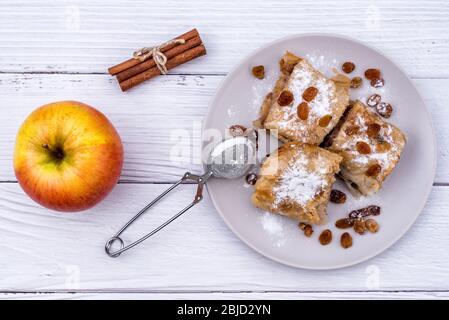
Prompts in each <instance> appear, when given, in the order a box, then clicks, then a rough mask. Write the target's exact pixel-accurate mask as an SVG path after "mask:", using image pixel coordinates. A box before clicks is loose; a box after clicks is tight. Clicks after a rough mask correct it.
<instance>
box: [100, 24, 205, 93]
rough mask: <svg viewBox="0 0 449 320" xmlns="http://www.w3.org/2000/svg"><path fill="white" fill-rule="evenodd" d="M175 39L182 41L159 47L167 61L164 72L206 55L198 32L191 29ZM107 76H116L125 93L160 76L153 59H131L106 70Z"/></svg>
mask: <svg viewBox="0 0 449 320" xmlns="http://www.w3.org/2000/svg"><path fill="white" fill-rule="evenodd" d="M175 39H183V40H181V41H179V42H177V43H170V42H168V43H167V45H163V46H161V47H160V49H159V51H160V52H162V53H163V54H164V55H165V57H166V58H167V61H166V63H165V68H166V70H170V69H173V68H174V67H176V66H178V65H180V64H183V63H185V62H187V61H190V60H192V59H195V58H197V57H200V56H203V55H205V54H206V48H205V47H204V44H203V42H202V40H201V37H200V34H199V33H198V30H196V29H193V30H190V31H189V32H187V33H184V34H182V35H180V36H178V37H176V38H174V39H173V40H175ZM172 42H173V41H172ZM108 71H109V74H111V75H113V76H116V78H117V80H118V82H119V84H120V88H121V89H122V91H127V90H129V89H131V88H132V87H134V86H136V85H138V84H140V83H142V82H144V81H146V80H149V79H151V78H154V77H155V76H158V75H160V74H162V72H161V70H160V68H159V67H158V66H157V62H156V61H155V59H154V57H152V56H151V57H149V58H148V59H146V60H144V61H141V59H137V58H131V59H129V60H126V61H124V62H122V63H120V64H118V65H115V66H113V67H111V68H109V69H108Z"/></svg>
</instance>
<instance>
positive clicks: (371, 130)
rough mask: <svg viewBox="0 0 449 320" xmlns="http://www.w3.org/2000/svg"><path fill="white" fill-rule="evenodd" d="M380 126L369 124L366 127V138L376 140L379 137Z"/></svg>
mask: <svg viewBox="0 0 449 320" xmlns="http://www.w3.org/2000/svg"><path fill="white" fill-rule="evenodd" d="M380 129H381V126H380V124H378V123H370V124H368V126H367V129H366V133H367V134H368V137H371V138H376V137H377V136H378V135H379V132H380Z"/></svg>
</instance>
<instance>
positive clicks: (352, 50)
mask: <svg viewBox="0 0 449 320" xmlns="http://www.w3.org/2000/svg"><path fill="white" fill-rule="evenodd" d="M286 50H289V51H292V52H293V53H295V54H297V55H299V56H302V57H305V58H307V59H308V60H309V61H310V62H311V63H312V64H314V65H315V66H316V67H317V68H319V69H320V70H321V71H322V72H324V73H325V74H332V72H331V70H332V68H333V67H335V68H337V69H339V68H340V66H341V64H342V63H343V62H344V61H352V62H354V63H355V65H356V69H355V71H354V72H353V73H352V74H351V75H353V76H356V75H358V76H361V77H363V72H364V70H366V69H367V68H369V67H376V68H380V69H381V71H382V73H383V75H384V78H385V87H384V88H382V89H380V90H374V89H373V88H371V87H370V86H369V84H368V83H365V84H364V86H363V87H362V88H359V89H356V90H351V94H352V96H351V97H352V98H361V100H362V101H365V99H366V97H367V96H369V95H370V94H371V92H379V93H380V94H381V96H382V98H383V100H384V101H388V102H390V103H391V104H392V105H393V107H394V113H393V116H392V117H391V118H390V120H389V121H390V122H392V123H393V124H395V125H397V126H398V127H399V128H401V129H402V130H403V132H404V133H405V134H406V136H407V139H408V141H407V145H406V147H405V150H404V153H403V155H402V159H401V161H400V162H399V164H398V165H397V167H396V169H395V170H394V172H393V173H392V175H391V176H390V177H388V178H387V180H386V182H385V183H384V186H383V188H382V190H381V191H380V192H379V193H378V194H377V195H375V196H372V197H369V198H361V199H354V198H352V197H351V196H350V195H349V193H347V194H348V198H349V199H348V201H347V202H346V203H345V204H343V205H334V204H330V205H329V208H328V214H329V222H328V223H327V225H325V226H320V227H315V233H314V234H313V236H312V237H311V238H306V237H305V236H304V235H303V234H302V232H300V230H299V229H298V227H297V222H295V221H292V220H289V219H287V218H284V217H281V216H277V215H272V214H268V213H264V212H261V211H260V210H258V209H256V208H254V207H253V206H252V205H251V203H250V196H251V193H252V187H251V186H248V185H246V184H245V181H244V179H243V178H242V179H237V180H223V179H211V180H210V181H209V182H208V185H207V189H208V191H209V194H210V197H211V198H212V201H213V203H214V205H215V207H216V208H217V210H218V212H219V213H220V215H221V217H222V218H223V220H224V221H225V222H226V223H227V225H228V226H229V227H230V228H231V230H232V231H233V232H234V233H235V234H236V235H237V236H238V237H240V239H242V240H243V241H244V242H245V243H246V244H248V245H249V246H250V247H251V248H253V249H254V250H256V251H258V252H259V253H261V254H263V255H265V256H266V257H269V258H271V259H273V260H276V261H278V262H281V263H284V264H287V265H290V266H294V267H299V268H307V269H333V268H341V267H345V266H349V265H353V264H356V263H359V262H362V261H364V260H367V259H369V258H371V257H373V256H375V255H377V254H379V253H381V252H382V251H384V250H385V249H387V248H388V247H389V246H391V245H392V244H394V243H395V242H396V241H397V240H399V238H400V237H401V236H402V235H403V234H404V233H405V232H406V231H407V230H408V229H409V228H410V227H411V225H412V224H413V222H414V221H415V220H416V218H417V217H418V215H419V214H420V212H421V210H422V208H423V207H424V204H425V202H426V200H427V197H428V195H429V192H430V190H431V188H432V183H433V179H434V175H435V167H436V142H435V134H434V130H433V127H432V123H431V119H430V115H429V113H428V111H427V109H426V106H425V105H424V102H423V100H422V98H421V96H420V95H419V93H418V91H417V89H416V87H415V86H414V85H413V83H412V82H411V81H410V79H409V78H408V77H407V76H406V74H405V72H404V71H403V70H402V69H400V68H399V67H398V66H397V65H396V64H395V63H393V62H392V61H391V60H390V59H388V58H387V57H385V56H384V55H383V54H381V53H380V52H378V51H376V50H374V49H372V48H369V47H368V46H366V45H364V44H362V43H360V42H358V41H355V40H352V39H348V38H345V37H341V36H336V35H323V34H305V35H296V36H291V37H287V38H283V39H280V40H277V41H275V42H272V43H270V44H268V45H267V46H265V47H263V48H261V49H259V50H257V51H256V52H254V53H253V54H251V55H250V56H249V57H247V58H246V59H244V60H243V61H242V62H240V63H239V64H238V66H237V67H236V68H235V69H234V70H233V71H232V72H230V73H229V75H228V76H227V77H226V78H225V79H224V81H223V82H222V83H221V85H220V86H219V88H218V90H217V92H216V94H215V96H214V97H213V99H212V101H211V103H210V106H209V111H208V114H207V115H206V118H205V121H204V124H203V130H205V129H208V128H215V129H218V130H220V131H221V132H225V131H226V129H227V128H229V126H230V125H232V124H242V125H245V126H251V121H252V120H254V119H256V117H257V113H258V108H259V106H260V103H261V101H262V99H263V97H264V95H265V94H266V93H267V92H268V91H269V90H270V89H271V88H272V86H273V84H274V82H275V81H276V78H277V75H278V70H279V67H278V60H279V58H280V57H281V56H282V54H283V53H284V52H285V51H286ZM255 65H264V66H265V69H266V73H267V76H266V78H265V79H264V80H258V79H256V78H254V77H253V76H252V74H251V68H252V67H253V66H255ZM203 132H204V131H203ZM335 187H336V188H338V189H340V190H346V188H345V187H344V186H343V185H342V184H341V183H340V182H337V183H336V186H335ZM370 204H376V205H379V206H381V208H382V214H381V215H380V216H379V217H377V221H378V222H379V224H380V230H379V232H378V233H377V234H367V235H364V236H359V235H356V234H354V233H353V242H354V245H353V247H352V248H350V249H347V250H344V249H342V248H341V247H340V243H339V237H340V234H341V233H342V231H341V230H338V229H336V228H335V227H334V223H335V221H336V220H337V219H339V218H341V217H343V216H344V215H345V214H347V213H348V212H349V211H351V210H353V209H357V208H361V207H364V206H366V205H370ZM325 228H330V229H331V230H332V231H333V234H334V240H333V241H332V243H331V244H330V245H328V246H321V245H320V244H319V242H318V235H319V234H320V231H321V230H324V229H325ZM409 241H410V240H409Z"/></svg>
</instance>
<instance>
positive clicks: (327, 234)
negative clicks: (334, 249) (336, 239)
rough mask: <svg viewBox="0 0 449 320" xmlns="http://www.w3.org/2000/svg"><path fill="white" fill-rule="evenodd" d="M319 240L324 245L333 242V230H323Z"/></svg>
mask: <svg viewBox="0 0 449 320" xmlns="http://www.w3.org/2000/svg"><path fill="white" fill-rule="evenodd" d="M319 240H320V243H321V244H322V245H323V246H325V245H327V244H329V243H331V241H332V231H330V230H329V229H326V230H324V231H323V232H321V234H320V238H319Z"/></svg>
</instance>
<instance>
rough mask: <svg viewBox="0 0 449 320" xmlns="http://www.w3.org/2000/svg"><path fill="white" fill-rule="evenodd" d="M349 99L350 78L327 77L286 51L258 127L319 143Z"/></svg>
mask: <svg viewBox="0 0 449 320" xmlns="http://www.w3.org/2000/svg"><path fill="white" fill-rule="evenodd" d="M348 102H349V79H348V78H347V77H345V76H343V75H337V76H336V77H335V78H334V79H328V78H326V77H325V76H324V75H323V74H322V73H321V72H319V71H318V70H316V69H315V68H313V67H312V66H311V65H310V64H309V63H308V62H307V61H306V60H305V59H302V58H300V57H297V56H296V55H294V54H292V53H290V52H287V53H286V54H285V55H284V56H283V57H282V58H281V60H280V76H279V79H278V80H277V82H276V84H275V86H274V89H273V91H272V92H270V93H268V95H267V96H266V97H265V100H264V102H263V104H262V107H261V110H260V113H259V119H258V120H256V121H255V122H254V125H255V126H256V127H257V128H265V129H271V130H273V129H276V130H277V134H278V137H279V139H280V140H282V141H284V142H286V141H299V142H303V143H308V144H314V145H318V144H320V143H321V142H322V141H323V139H324V137H325V136H326V135H327V134H328V133H329V132H330V131H331V130H332V128H334V126H335V125H336V124H337V123H338V121H339V119H340V117H341V116H342V114H343V112H344V111H345V109H346V107H347V105H348Z"/></svg>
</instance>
